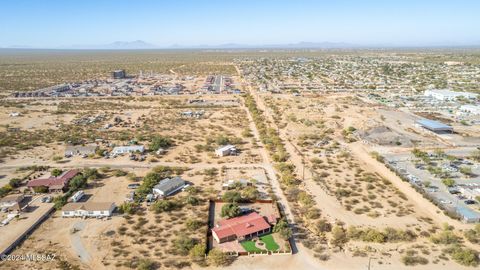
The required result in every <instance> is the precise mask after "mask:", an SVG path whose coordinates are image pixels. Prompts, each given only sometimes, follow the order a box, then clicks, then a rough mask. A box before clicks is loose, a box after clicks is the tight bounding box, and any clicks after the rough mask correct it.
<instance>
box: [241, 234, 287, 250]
mask: <svg viewBox="0 0 480 270" xmlns="http://www.w3.org/2000/svg"><path fill="white" fill-rule="evenodd" d="M260 241H262V242H263V243H264V244H265V245H264V246H265V248H266V249H267V250H269V251H277V250H278V249H279V248H280V246H279V245H278V244H277V243H276V242H275V240H274V239H273V236H272V235H271V234H267V235H264V236H261V237H260ZM240 244H241V245H242V247H243V248H244V249H245V250H246V251H247V252H262V251H265V250H262V249H259V248H257V247H256V246H255V242H253V241H251V240H247V241H242V242H240Z"/></svg>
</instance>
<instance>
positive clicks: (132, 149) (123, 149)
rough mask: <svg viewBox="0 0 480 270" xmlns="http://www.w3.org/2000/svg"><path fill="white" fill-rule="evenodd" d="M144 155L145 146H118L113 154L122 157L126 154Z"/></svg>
mask: <svg viewBox="0 0 480 270" xmlns="http://www.w3.org/2000/svg"><path fill="white" fill-rule="evenodd" d="M137 152H139V153H143V152H145V147H144V146H143V145H128V146H117V147H115V148H113V150H112V154H114V155H122V154H126V153H137Z"/></svg>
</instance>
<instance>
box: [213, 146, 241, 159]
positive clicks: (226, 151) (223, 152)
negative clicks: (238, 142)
mask: <svg viewBox="0 0 480 270" xmlns="http://www.w3.org/2000/svg"><path fill="white" fill-rule="evenodd" d="M236 154H237V148H236V147H235V145H231V144H227V145H224V146H222V147H220V148H218V149H217V150H215V155H217V156H219V157H224V156H231V155H236Z"/></svg>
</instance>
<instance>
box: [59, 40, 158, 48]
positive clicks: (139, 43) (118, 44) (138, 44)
mask: <svg viewBox="0 0 480 270" xmlns="http://www.w3.org/2000/svg"><path fill="white" fill-rule="evenodd" d="M157 48H159V47H158V46H156V45H154V44H150V43H147V42H145V41H143V40H135V41H115V42H112V43H109V44H103V45H72V46H65V47H61V49H99V50H141V49H157Z"/></svg>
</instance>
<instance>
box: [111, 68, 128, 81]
mask: <svg viewBox="0 0 480 270" xmlns="http://www.w3.org/2000/svg"><path fill="white" fill-rule="evenodd" d="M112 76H113V78H114V79H124V78H125V77H126V73H125V70H124V69H118V70H114V71H113V72H112Z"/></svg>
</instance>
